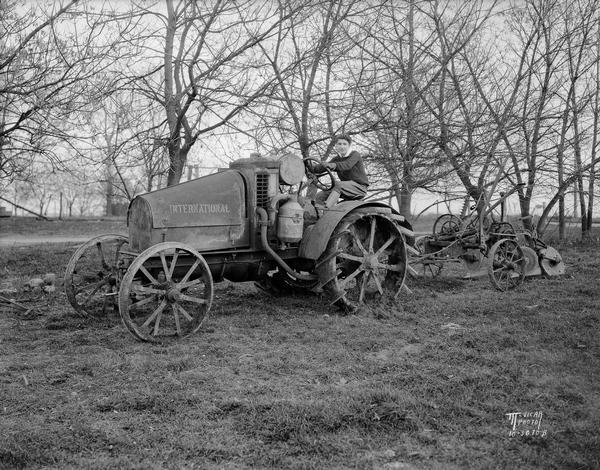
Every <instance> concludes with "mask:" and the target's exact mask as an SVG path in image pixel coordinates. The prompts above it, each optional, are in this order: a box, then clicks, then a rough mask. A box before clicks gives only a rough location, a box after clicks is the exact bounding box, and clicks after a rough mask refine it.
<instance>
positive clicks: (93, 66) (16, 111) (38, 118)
mask: <svg viewBox="0 0 600 470" xmlns="http://www.w3.org/2000/svg"><path fill="white" fill-rule="evenodd" d="M119 26H120V27H122V28H124V29H125V30H126V29H127V28H128V27H129V26H130V23H122V24H120V25H119ZM108 29H109V26H108V25H107V24H106V23H105V22H104V21H103V20H102V19H101V17H100V16H99V15H92V14H91V13H89V11H88V10H87V9H86V3H85V2H78V1H77V0H71V1H64V2H50V3H48V2H46V3H38V2H26V3H23V2H18V1H16V0H7V1H3V2H2V3H0V44H1V46H0V47H1V48H2V49H1V53H0V109H1V112H0V150H1V151H0V155H1V157H0V179H4V180H9V179H11V178H13V177H15V176H21V177H22V176H23V173H24V171H25V170H26V168H27V167H28V166H29V165H31V161H32V159H33V158H35V157H36V156H40V157H42V158H44V159H45V160H46V161H49V162H51V163H52V164H53V165H54V166H57V165H58V166H59V165H61V163H62V160H61V155H60V154H58V153H57V152H56V151H55V150H56V149H57V148H59V146H58V145H57V144H58V143H59V142H65V141H66V142H68V141H69V140H70V133H69V129H68V127H67V126H68V123H69V119H68V118H69V115H70V114H71V113H72V112H73V111H74V110H77V109H79V108H80V107H82V106H84V105H85V104H86V103H85V102H84V101H83V100H85V99H88V98H89V97H90V96H96V95H98V94H102V93H104V91H105V88H106V87H107V86H108V83H107V82H106V81H105V82H104V83H100V82H99V81H98V80H97V79H98V78H99V77H103V78H105V79H106V78H107V77H108V75H107V72H108V70H109V69H110V67H111V66H112V62H113V58H114V57H113V55H112V53H113V52H114V48H115V47H116V45H115V42H116V41H117V39H118V37H119V35H120V34H121V33H122V32H123V30H120V31H115V30H112V31H110V33H111V34H108V33H109V31H108ZM107 38H108V39H107ZM119 51H120V52H121V50H120V49H119Z"/></svg>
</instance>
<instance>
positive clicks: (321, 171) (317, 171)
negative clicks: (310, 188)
mask: <svg viewBox="0 0 600 470" xmlns="http://www.w3.org/2000/svg"><path fill="white" fill-rule="evenodd" d="M304 168H305V169H306V177H307V178H308V180H309V181H310V182H311V183H313V184H314V185H315V186H316V187H317V188H319V189H321V190H323V191H331V190H332V189H333V187H334V185H335V179H334V177H333V173H332V172H331V170H332V169H334V168H335V163H329V162H320V161H319V160H316V159H314V158H305V159H304ZM326 177H329V183H328V184H326V183H325V182H323V181H321V179H322V178H326Z"/></svg>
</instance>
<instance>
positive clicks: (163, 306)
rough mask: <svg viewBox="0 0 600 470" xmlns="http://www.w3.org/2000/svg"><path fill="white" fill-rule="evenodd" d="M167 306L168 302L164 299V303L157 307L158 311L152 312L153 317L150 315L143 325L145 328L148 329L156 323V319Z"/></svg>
mask: <svg viewBox="0 0 600 470" xmlns="http://www.w3.org/2000/svg"><path fill="white" fill-rule="evenodd" d="M166 306H167V301H166V300H165V299H163V301H162V302H161V303H160V305H159V306H158V307H157V309H156V310H154V312H152V315H150V316H149V317H148V318H147V319H146V321H145V322H144V323H143V324H142V326H143V327H147V326H148V325H149V324H150V323H152V322H153V321H154V319H155V318H156V317H157V316H158V315H160V313H161V312H162V311H163V310H164V309H165V307H166Z"/></svg>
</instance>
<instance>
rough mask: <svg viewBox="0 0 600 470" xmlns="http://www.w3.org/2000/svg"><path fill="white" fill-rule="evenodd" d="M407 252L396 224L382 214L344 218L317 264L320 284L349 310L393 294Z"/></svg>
mask: <svg viewBox="0 0 600 470" xmlns="http://www.w3.org/2000/svg"><path fill="white" fill-rule="evenodd" d="M406 268H407V255H406V245H405V243H404V238H403V236H402V233H401V231H400V229H399V228H398V226H397V225H396V224H395V223H394V221H392V220H390V219H389V218H387V217H386V216H385V214H382V213H378V212H377V211H373V212H370V213H369V212H355V213H351V214H349V215H347V216H346V217H344V218H343V219H342V220H341V222H340V223H339V224H338V226H337V228H336V229H335V231H334V232H333V235H332V237H331V239H330V241H329V244H328V245H327V249H326V250H325V253H323V255H322V256H321V258H320V259H319V261H318V263H317V272H318V274H319V284H320V285H322V286H324V288H325V290H326V291H327V292H329V294H330V295H331V298H332V303H334V304H336V305H337V306H339V307H340V308H342V309H343V310H344V311H346V312H348V313H350V312H354V311H356V310H357V309H358V306H359V305H360V304H362V303H364V302H365V301H366V300H368V299H371V298H376V297H380V296H383V295H384V294H391V295H395V294H396V293H397V292H398V291H399V290H400V288H401V287H402V284H403V283H404V279H405V277H406Z"/></svg>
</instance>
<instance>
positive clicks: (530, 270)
mask: <svg viewBox="0 0 600 470" xmlns="http://www.w3.org/2000/svg"><path fill="white" fill-rule="evenodd" d="M521 249H522V250H523V255H524V256H525V276H540V275H541V274H542V269H541V268H540V263H539V258H538V255H537V253H536V252H535V250H534V249H533V248H529V247H528V246H522V247H521Z"/></svg>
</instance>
